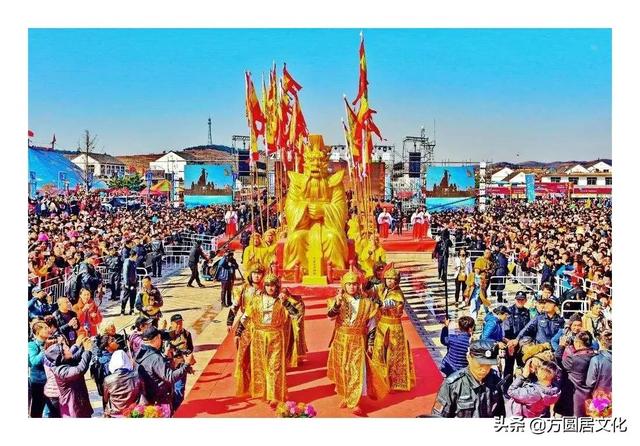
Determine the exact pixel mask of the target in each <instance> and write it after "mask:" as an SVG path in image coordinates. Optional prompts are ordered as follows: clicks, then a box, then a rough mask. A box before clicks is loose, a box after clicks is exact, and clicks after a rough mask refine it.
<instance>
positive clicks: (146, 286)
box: [136, 276, 164, 327]
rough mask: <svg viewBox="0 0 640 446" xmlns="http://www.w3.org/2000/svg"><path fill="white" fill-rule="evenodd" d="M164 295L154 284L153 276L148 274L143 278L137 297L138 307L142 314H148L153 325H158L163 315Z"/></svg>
mask: <svg viewBox="0 0 640 446" xmlns="http://www.w3.org/2000/svg"><path fill="white" fill-rule="evenodd" d="M163 304H164V302H163V300H162V295H161V294H160V290H158V288H156V287H155V286H153V284H152V283H151V277H149V276H146V277H144V278H143V279H142V288H141V289H140V292H139V293H138V296H137V298H136V309H137V310H138V311H139V312H140V315H141V316H146V317H148V318H150V319H152V320H153V325H154V326H155V327H157V326H158V321H159V320H160V318H161V317H162V311H161V308H162V305H163Z"/></svg>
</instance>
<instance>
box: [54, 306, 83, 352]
mask: <svg viewBox="0 0 640 446" xmlns="http://www.w3.org/2000/svg"><path fill="white" fill-rule="evenodd" d="M53 317H55V318H56V323H57V324H58V330H59V331H60V333H61V334H62V335H63V336H64V337H66V338H67V340H68V341H69V342H70V343H73V342H75V341H76V338H77V330H78V329H79V328H80V322H79V321H78V317H77V315H76V313H75V311H73V310H72V307H71V301H70V300H69V299H68V298H66V297H59V298H58V309H57V310H56V311H55V312H54V313H53Z"/></svg>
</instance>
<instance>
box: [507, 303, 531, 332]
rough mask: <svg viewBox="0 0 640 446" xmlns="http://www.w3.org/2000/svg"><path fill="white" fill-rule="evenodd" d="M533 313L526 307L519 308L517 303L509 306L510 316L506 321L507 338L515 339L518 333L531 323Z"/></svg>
mask: <svg viewBox="0 0 640 446" xmlns="http://www.w3.org/2000/svg"><path fill="white" fill-rule="evenodd" d="M530 320H531V315H530V313H529V310H528V309H527V308H525V307H521V308H518V307H517V306H516V305H515V304H513V305H511V306H510V307H509V317H508V318H507V320H505V321H504V324H503V326H502V327H503V328H504V336H505V338H507V339H515V337H516V336H518V333H520V331H522V329H523V328H524V327H525V326H526V325H527V324H528V323H529V321H530Z"/></svg>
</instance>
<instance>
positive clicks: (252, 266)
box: [247, 262, 264, 274]
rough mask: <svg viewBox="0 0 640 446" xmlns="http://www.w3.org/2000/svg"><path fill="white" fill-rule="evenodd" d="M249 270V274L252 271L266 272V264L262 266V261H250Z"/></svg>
mask: <svg viewBox="0 0 640 446" xmlns="http://www.w3.org/2000/svg"><path fill="white" fill-rule="evenodd" d="M247 270H248V271H249V274H251V273H264V266H262V263H260V262H253V263H249V265H247Z"/></svg>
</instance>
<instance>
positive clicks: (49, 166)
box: [28, 147, 84, 190]
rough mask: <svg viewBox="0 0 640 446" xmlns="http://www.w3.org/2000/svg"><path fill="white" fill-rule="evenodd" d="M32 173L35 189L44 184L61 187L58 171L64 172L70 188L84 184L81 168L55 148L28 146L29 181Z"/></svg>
mask: <svg viewBox="0 0 640 446" xmlns="http://www.w3.org/2000/svg"><path fill="white" fill-rule="evenodd" d="M33 173H35V188H36V190H38V189H40V188H42V187H43V186H45V185H53V186H55V187H59V188H62V187H63V184H61V183H60V181H59V179H60V173H63V174H64V176H65V177H66V181H68V182H69V188H71V189H73V188H75V187H76V186H77V185H80V186H82V185H83V184H84V180H83V173H82V170H81V169H80V168H79V167H78V166H76V165H75V164H73V163H72V162H71V160H69V159H67V158H66V157H65V156H64V155H63V154H62V153H60V152H57V151H55V150H47V149H41V148H35V147H29V177H28V178H29V182H32V181H33V179H32V175H33Z"/></svg>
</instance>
